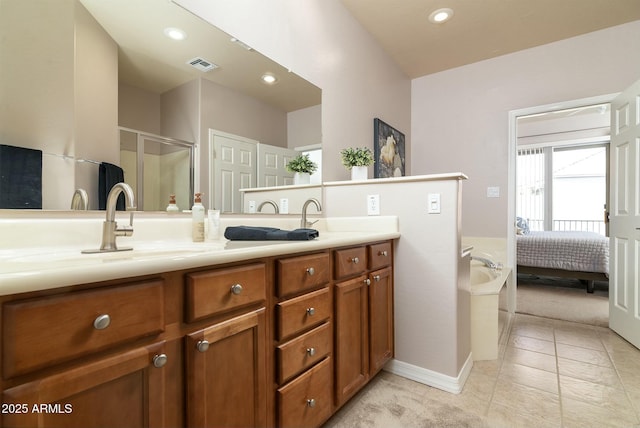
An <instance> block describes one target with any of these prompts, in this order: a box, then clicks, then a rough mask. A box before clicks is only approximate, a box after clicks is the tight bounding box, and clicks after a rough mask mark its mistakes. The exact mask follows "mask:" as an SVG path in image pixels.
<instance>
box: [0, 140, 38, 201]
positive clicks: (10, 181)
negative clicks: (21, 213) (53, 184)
mask: <svg viewBox="0 0 640 428" xmlns="http://www.w3.org/2000/svg"><path fill="white" fill-rule="evenodd" d="M0 208H21V209H41V208H42V151H40V150H35V149H27V148H24V147H15V146H7V145H6V144H0Z"/></svg>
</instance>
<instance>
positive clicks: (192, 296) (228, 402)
mask: <svg viewBox="0 0 640 428" xmlns="http://www.w3.org/2000/svg"><path fill="white" fill-rule="evenodd" d="M267 285H268V281H267V267H266V264H265V263H262V262H261V263H251V264H247V265H241V266H235V267H229V268H218V269H211V270H207V271H204V272H197V273H192V274H187V275H186V297H185V300H186V301H185V307H186V309H187V310H186V313H185V317H186V319H187V321H194V320H201V321H202V320H206V319H207V318H209V319H210V320H211V322H210V324H209V325H207V326H206V327H204V328H201V329H197V330H196V331H193V332H191V333H189V334H187V335H186V337H185V365H186V379H185V380H186V392H187V395H186V422H187V423H186V426H189V427H264V426H267V411H268V402H269V400H268V399H267V387H268V379H267V373H268V368H267V364H268V362H269V361H271V359H270V358H267V322H266V309H265V304H266V301H265V298H266V293H267Z"/></svg>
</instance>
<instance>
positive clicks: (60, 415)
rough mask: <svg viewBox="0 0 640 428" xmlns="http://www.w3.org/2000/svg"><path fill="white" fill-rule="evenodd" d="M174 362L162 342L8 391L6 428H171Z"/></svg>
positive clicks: (3, 422) (177, 360) (5, 394)
mask: <svg viewBox="0 0 640 428" xmlns="http://www.w3.org/2000/svg"><path fill="white" fill-rule="evenodd" d="M162 356H164V357H162ZM171 358H172V356H171V355H169V356H167V355H165V354H164V343H163V342H162V343H157V344H154V345H151V346H146V347H141V348H136V349H134V350H131V351H129V352H125V353H122V354H119V355H116V356H114V357H110V358H106V359H103V360H100V361H97V362H94V363H89V364H87V365H84V366H81V367H79V368H75V369H70V370H67V371H64V372H62V373H59V374H55V375H52V376H49V377H45V378H43V379H39V380H35V381H33V382H29V383H26V384H22V385H19V386H16V387H14V388H11V389H8V390H5V391H4V392H3V394H2V402H3V414H2V424H1V426H6V427H9V426H10V427H65V428H72V427H83V428H88V427H163V426H171V425H172V424H173V423H175V422H176V421H175V420H174V421H173V423H172V422H169V421H168V420H167V419H166V416H167V415H166V412H165V410H166V409H167V408H168V407H167V406H169V403H168V401H169V400H167V397H166V396H165V392H166V391H167V388H166V386H167V385H166V381H165V378H166V377H167V376H169V377H171V376H172V374H170V373H167V371H168V370H169V371H173V372H175V371H177V369H176V367H175V365H176V364H179V359H176V360H174V361H172V360H171ZM178 396H179V395H178ZM173 398H175V397H173ZM169 407H171V406H169ZM4 409H6V410H7V413H5V412H4ZM9 410H10V411H9Z"/></svg>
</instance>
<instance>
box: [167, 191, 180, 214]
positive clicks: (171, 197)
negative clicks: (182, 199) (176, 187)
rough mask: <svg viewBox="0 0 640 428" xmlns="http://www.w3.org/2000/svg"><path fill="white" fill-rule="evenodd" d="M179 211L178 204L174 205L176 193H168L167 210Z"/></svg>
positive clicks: (171, 211)
mask: <svg viewBox="0 0 640 428" xmlns="http://www.w3.org/2000/svg"><path fill="white" fill-rule="evenodd" d="M179 211H180V208H178V205H176V195H169V205H167V212H170V213H174V212H175V213H177V212H179Z"/></svg>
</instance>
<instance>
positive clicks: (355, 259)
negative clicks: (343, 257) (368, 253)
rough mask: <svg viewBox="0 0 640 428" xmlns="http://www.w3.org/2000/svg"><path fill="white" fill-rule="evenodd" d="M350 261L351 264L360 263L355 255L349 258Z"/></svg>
mask: <svg viewBox="0 0 640 428" xmlns="http://www.w3.org/2000/svg"><path fill="white" fill-rule="evenodd" d="M351 262H352V263H353V264H356V265H357V264H358V263H360V259H359V258H357V257H354V258H352V259H351Z"/></svg>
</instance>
